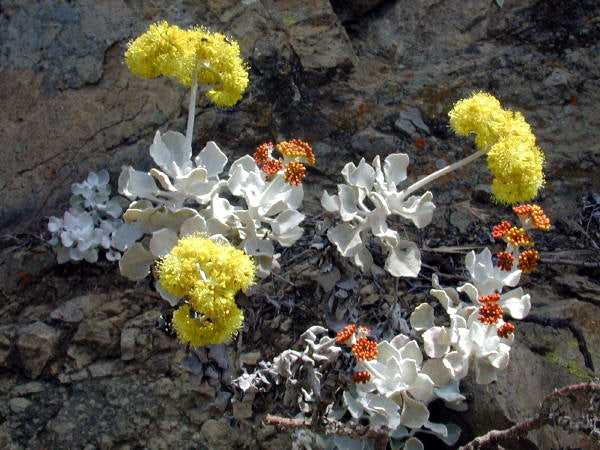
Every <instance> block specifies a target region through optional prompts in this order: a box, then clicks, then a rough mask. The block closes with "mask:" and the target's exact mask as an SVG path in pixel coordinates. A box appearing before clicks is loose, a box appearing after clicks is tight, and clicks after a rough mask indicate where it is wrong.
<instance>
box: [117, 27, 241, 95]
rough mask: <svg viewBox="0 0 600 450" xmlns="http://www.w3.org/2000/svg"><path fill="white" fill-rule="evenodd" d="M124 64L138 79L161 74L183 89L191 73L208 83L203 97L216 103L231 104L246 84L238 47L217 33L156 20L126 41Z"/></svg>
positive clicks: (190, 82)
mask: <svg viewBox="0 0 600 450" xmlns="http://www.w3.org/2000/svg"><path fill="white" fill-rule="evenodd" d="M125 63H126V64H127V67H128V68H129V70H130V72H131V73H133V74H135V75H138V76H139V77H142V78H154V77H157V76H159V75H165V76H168V77H172V78H175V79H176V80H177V81H178V82H179V83H181V84H182V85H184V86H185V87H187V88H190V87H191V86H192V81H193V79H194V76H197V77H198V78H197V79H198V82H199V83H200V84H206V85H210V86H211V89H210V90H209V91H207V92H206V96H207V97H208V98H209V99H210V100H211V101H212V102H213V103H215V104H216V105H218V106H232V105H235V104H236V103H237V102H238V100H239V99H240V98H242V94H243V92H244V91H245V90H246V87H247V86H248V69H247V67H246V65H245V64H244V61H243V60H242V58H241V57H240V47H239V45H238V44H237V42H235V41H234V40H231V39H229V38H227V37H226V36H224V35H223V34H221V33H213V32H210V31H208V30H207V29H206V28H203V27H194V28H192V29H190V30H182V29H181V28H179V27H177V26H174V25H169V24H168V23H167V22H164V21H163V22H159V23H156V24H153V25H150V27H149V28H148V30H147V31H146V32H145V33H143V34H142V35H141V36H139V37H138V38H137V39H134V40H132V41H130V42H129V43H128V44H127V51H126V52H125Z"/></svg>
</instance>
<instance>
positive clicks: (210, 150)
mask: <svg viewBox="0 0 600 450" xmlns="http://www.w3.org/2000/svg"><path fill="white" fill-rule="evenodd" d="M194 162H195V163H196V166H198V167H203V168H205V169H206V171H207V173H208V177H209V178H215V177H217V176H218V175H219V174H220V173H221V172H222V170H223V168H224V167H225V164H227V156H225V154H224V153H223V152H222V151H221V149H219V147H218V146H217V144H216V143H215V142H213V141H209V142H207V143H206V146H205V147H204V148H203V149H202V150H201V151H200V153H199V154H198V156H196V158H194Z"/></svg>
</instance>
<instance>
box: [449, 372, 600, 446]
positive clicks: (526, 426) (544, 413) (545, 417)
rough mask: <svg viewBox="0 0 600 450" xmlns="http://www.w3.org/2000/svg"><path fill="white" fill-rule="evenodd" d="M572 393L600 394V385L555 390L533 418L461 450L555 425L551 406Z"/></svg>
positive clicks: (482, 438)
mask: <svg viewBox="0 0 600 450" xmlns="http://www.w3.org/2000/svg"><path fill="white" fill-rule="evenodd" d="M572 393H597V394H600V384H598V383H581V384H575V385H571V386H566V387H564V388H561V389H558V390H555V391H554V392H551V393H550V394H548V395H546V397H544V400H543V401H542V405H541V406H540V412H539V413H538V414H537V415H536V416H535V417H532V418H529V419H525V420H523V421H522V422H519V423H518V424H516V425H514V426H512V427H510V428H507V429H506V430H502V431H498V430H492V431H490V432H489V433H486V434H484V435H483V436H479V437H477V438H475V439H473V440H472V441H471V442H469V443H468V444H466V445H463V446H462V447H460V449H459V450H475V449H479V448H482V447H486V446H489V445H492V444H495V443H497V442H500V441H506V440H509V439H514V438H517V437H518V436H521V435H523V434H525V433H527V432H528V431H532V430H535V429H538V428H540V427H543V426H544V425H549V424H552V423H553V413H552V412H551V410H550V409H551V406H552V404H553V402H554V401H555V400H556V399H558V398H560V397H567V398H568V396H569V394H572Z"/></svg>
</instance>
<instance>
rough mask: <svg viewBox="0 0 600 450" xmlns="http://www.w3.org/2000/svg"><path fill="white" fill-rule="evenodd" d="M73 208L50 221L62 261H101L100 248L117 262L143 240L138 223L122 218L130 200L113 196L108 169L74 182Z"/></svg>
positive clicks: (51, 218) (51, 239)
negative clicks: (111, 194) (122, 254)
mask: <svg viewBox="0 0 600 450" xmlns="http://www.w3.org/2000/svg"><path fill="white" fill-rule="evenodd" d="M71 192H73V195H72V196H71V199H70V201H69V203H70V204H71V207H70V208H69V210H68V211H66V212H65V213H64V215H63V217H62V218H60V217H55V216H52V217H50V220H49V221H48V231H50V233H52V236H51V238H50V240H49V243H50V245H52V247H53V248H54V252H55V253H56V257H57V260H58V263H59V264H62V263H65V262H67V261H69V260H73V261H81V260H83V259H85V260H86V261H88V262H92V263H93V262H96V261H98V250H99V249H100V248H102V249H104V251H105V256H106V259H107V260H109V261H117V260H119V259H120V258H121V252H123V251H126V250H127V249H128V248H129V247H131V246H132V245H134V243H135V241H137V240H138V239H140V238H141V237H142V235H143V233H142V232H141V230H140V226H139V224H138V223H136V222H133V223H131V224H126V223H124V222H123V220H122V219H121V218H120V217H121V214H122V213H123V207H124V206H126V205H127V203H128V202H127V200H126V199H125V198H123V197H119V196H115V197H111V196H110V193H111V189H110V185H109V176H108V172H107V171H106V170H101V171H100V172H98V173H96V172H90V173H89V174H88V176H87V178H86V179H85V180H84V181H82V182H81V183H73V184H72V185H71Z"/></svg>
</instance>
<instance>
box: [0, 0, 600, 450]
mask: <svg viewBox="0 0 600 450" xmlns="http://www.w3.org/2000/svg"><path fill="white" fill-rule="evenodd" d="M192 3H193V4H192ZM599 17H600V6H598V5H597V2H596V1H594V0H580V1H574V0H570V1H558V0H552V1H549V0H537V1H534V0H524V1H520V2H512V1H505V2H504V6H503V7H502V8H499V7H498V6H497V5H496V3H495V2H493V1H485V2H484V1H479V0H465V1H463V2H440V1H437V0H426V1H421V2H410V1H405V0H398V1H364V0H362V1H352V2H350V1H348V2H340V1H332V2H329V1H326V0H305V1H302V2H300V1H295V0H290V1H285V2H277V1H269V0H243V1H237V0H219V1H211V2H186V1H183V0H175V1H173V2H168V3H165V2H157V1H148V2H146V1H145V2H142V1H136V0H134V1H120V0H97V1H91V0H83V1H77V2H63V1H48V2H44V4H43V5H42V6H40V4H39V2H34V1H32V0H24V1H21V0H19V1H16V0H12V1H11V0H6V1H3V2H2V4H1V5H0V42H2V44H1V47H0V99H1V100H2V104H3V108H2V109H1V110H0V123H2V127H0V137H1V138H2V139H1V140H2V142H3V144H4V145H3V146H2V148H0V230H1V232H2V239H1V241H0V249H1V253H0V266H1V268H2V270H0V289H1V290H0V296H1V297H2V303H1V309H0V312H1V314H0V368H1V369H2V372H0V398H1V399H2V400H3V401H2V402H1V406H0V418H1V419H2V424H1V425H0V446H2V447H3V448H14V449H18V448H42V447H45V448H123V449H124V448H132V447H147V448H198V447H202V448H243V447H246V448H278V449H279V448H289V447H290V446H291V440H290V437H289V434H286V433H280V432H277V431H276V430H275V429H274V428H272V427H263V426H261V424H260V421H261V418H262V417H263V415H264V413H265V412H275V413H283V414H285V413H286V412H285V411H283V410H281V407H280V406H278V404H279V402H280V401H281V399H280V398H276V397H269V396H268V395H266V394H265V395H264V396H260V395H259V396H256V398H241V397H240V396H239V393H236V392H235V391H234V390H233V389H232V387H231V384H230V380H231V378H232V377H235V376H237V375H238V374H239V373H240V372H241V369H242V368H243V367H245V368H252V367H254V366H255V365H256V364H257V363H258V362H259V361H260V360H262V359H270V358H272V357H273V356H275V355H277V354H278V353H279V352H281V351H282V350H284V349H286V348H289V347H290V346H293V344H294V343H295V342H296V340H297V338H298V336H299V335H300V334H301V333H302V332H303V331H304V330H305V329H306V328H307V327H308V326H310V325H313V324H323V325H326V326H333V325H339V323H338V322H336V320H338V321H340V320H342V319H348V317H350V316H351V314H355V315H354V318H355V319H361V320H363V321H365V322H366V324H368V325H371V326H374V327H379V329H380V330H384V328H385V327H386V326H387V327H390V326H392V324H395V326H397V327H399V326H400V325H399V323H400V322H393V321H392V318H393V317H395V314H398V315H399V316H401V314H402V313H404V314H405V316H404V317H406V314H407V313H408V312H410V310H411V307H414V305H415V304H417V303H418V302H420V301H422V300H424V299H425V298H427V295H426V293H427V290H428V283H429V277H430V274H431V270H430V269H424V273H423V276H422V277H421V278H419V279H416V280H401V281H400V282H399V284H398V290H397V291H395V290H394V281H393V280H391V279H390V278H389V277H387V276H383V275H382V276H379V277H378V278H377V283H373V280H372V278H371V277H370V276H367V275H361V274H360V273H359V272H357V271H356V270H355V269H354V268H352V267H350V266H349V265H348V263H347V262H345V261H343V259H341V258H339V257H338V256H337V255H336V253H335V251H334V250H333V249H332V248H331V246H328V245H325V247H324V248H323V250H319V251H317V250H316V249H315V248H313V249H312V250H309V253H308V254H307V255H305V256H303V257H301V258H300V259H299V260H297V261H296V263H294V264H292V265H290V267H286V266H284V267H283V269H282V272H281V273H280V274H279V276H280V277H282V279H279V278H278V277H274V278H273V280H271V281H269V282H266V283H263V284H262V285H261V286H259V288H258V289H257V293H255V295H253V296H251V297H250V298H249V299H248V300H247V301H246V303H247V304H245V305H244V307H245V315H246V318H247V320H246V324H245V328H244V331H243V332H242V333H240V336H239V338H238V340H237V341H236V342H235V343H233V344H230V345H228V346H219V347H213V348H210V349H201V350H200V351H198V352H194V353H191V354H190V353H188V352H186V350H185V349H184V348H180V347H179V346H178V345H177V344H176V342H175V341H174V340H173V338H172V337H170V336H169V335H168V334H166V333H164V332H163V331H161V330H159V329H157V328H156V320H157V318H158V316H159V315H160V313H161V312H162V311H164V310H165V309H167V308H166V306H167V305H166V304H165V303H164V302H163V301H161V300H160V298H159V297H158V296H157V295H156V293H154V292H153V291H152V288H151V284H150V282H149V281H148V282H143V283H137V284H134V283H130V282H128V281H126V280H124V279H123V278H121V277H120V276H119V275H118V270H117V269H116V267H115V266H114V265H108V263H104V265H102V264H101V265H89V264H85V263H82V264H72V263H69V264H66V265H62V266H58V265H57V264H56V263H55V261H54V257H53V255H52V254H51V253H50V252H49V247H48V246H47V245H46V244H44V243H43V241H41V240H40V239H39V236H41V233H42V231H43V230H44V227H45V218H47V217H48V216H49V215H51V214H62V210H63V209H64V207H65V205H66V203H67V200H68V197H69V195H70V191H69V188H70V185H71V183H73V182H76V181H80V180H81V179H83V178H85V176H86V175H87V173H88V172H89V171H90V170H99V169H101V168H107V169H108V170H109V171H110V172H111V175H112V176H113V179H116V177H117V176H118V173H119V170H120V167H121V165H123V164H131V165H133V166H134V167H136V168H140V169H142V168H148V167H149V164H150V160H149V156H148V153H147V148H148V145H149V143H150V142H151V139H152V137H153V135H154V132H155V130H156V129H157V128H160V129H161V130H166V129H176V130H180V131H181V130H183V129H184V127H185V117H186V113H187V111H186V102H187V96H186V92H185V91H184V90H183V88H181V87H179V86H177V85H176V84H175V83H173V82H172V81H170V80H166V79H154V80H140V79H137V78H136V77H134V76H132V75H131V74H129V73H128V72H127V70H126V69H125V67H124V65H123V63H122V55H123V51H124V49H125V45H126V42H127V41H128V40H129V39H131V38H132V37H134V36H136V35H137V34H139V33H140V32H141V31H143V30H144V29H145V28H146V27H147V26H148V24H150V23H152V22H154V21H157V20H161V19H166V20H169V21H170V22H173V23H177V24H178V25H180V26H184V27H185V26H188V25H192V24H196V23H201V24H204V25H207V26H210V27H212V28H214V29H216V30H219V31H224V32H226V33H229V34H231V35H232V36H233V37H234V38H236V39H237V40H238V41H239V43H240V47H241V48H242V53H243V55H244V57H245V58H246V60H247V61H248V63H249V65H250V68H251V75H250V77H251V84H250V88H249V89H248V91H247V93H246V94H245V96H244V98H243V100H242V101H241V102H240V103H239V104H238V105H236V106H235V107H233V108H226V109H216V108H213V107H211V106H209V105H208V104H207V103H205V102H203V101H201V102H200V107H199V108H198V110H197V117H196V130H195V136H194V146H195V148H198V149H199V148H202V146H203V145H204V143H205V142H206V141H207V140H215V141H216V142H218V144H219V145H220V146H221V148H222V149H223V150H224V151H225V152H227V153H228V156H229V157H230V160H231V159H233V158H235V157H238V156H241V155H244V154H247V153H249V152H252V151H254V148H255V146H256V145H258V144H260V143H262V142H264V141H268V140H271V141H278V140H283V139H289V138H293V137H297V138H301V139H304V140H307V141H309V142H311V143H312V144H313V147H314V149H315V154H316V157H317V161H318V164H317V166H316V167H315V168H311V169H309V172H308V175H309V177H308V178H307V180H306V183H305V192H306V193H307V195H306V200H305V210H307V211H308V212H309V213H311V214H312V215H316V214H318V213H319V210H320V208H319V205H318V198H319V197H320V195H321V192H322V191H323V189H329V191H330V192H331V191H332V190H333V188H334V187H335V184H336V183H337V182H339V181H340V179H341V178H340V175H339V171H340V169H341V168H342V167H343V165H344V164H345V163H346V162H348V161H354V162H355V163H356V162H358V160H359V159H360V158H361V157H365V158H367V159H368V160H370V159H372V158H373V156H375V155H377V154H381V155H386V154H389V153H392V152H395V151H402V152H405V153H408V154H409V156H410V157H411V165H410V167H409V170H410V172H409V176H410V177H411V179H415V178H416V177H418V176H421V174H423V173H428V172H431V171H433V170H434V169H436V168H437V167H440V166H442V165H445V164H447V163H449V162H452V161H454V160H456V159H458V158H460V157H462V156H465V155H466V154H468V153H469V152H471V151H472V144H471V143H470V142H467V141H466V140H465V139H462V138H458V137H456V136H453V135H452V133H451V132H450V131H449V129H448V123H447V118H446V112H447V111H448V110H449V109H450V108H451V106H452V104H453V102H454V101H456V100H458V99H459V98H461V97H464V96H466V95H468V94H469V93H471V92H473V91H475V90H480V89H481V90H486V91H490V92H492V93H494V94H495V95H496V96H497V97H498V98H500V99H501V101H502V103H503V106H505V107H508V108H513V109H518V110H520V111H522V112H523V114H524V115H525V117H526V118H527V120H528V121H529V122H530V123H531V124H532V127H533V130H534V132H535V134H536V136H537V137H538V140H539V143H540V146H541V147H542V148H543V150H544V151H545V154H546V160H547V167H546V175H547V184H546V187H545V189H544V190H543V192H542V194H541V196H540V199H539V202H540V203H541V205H542V206H543V207H544V209H545V210H546V212H547V214H548V215H549V216H550V217H552V219H553V222H554V224H555V226H554V227H553V229H552V230H551V231H550V232H548V233H546V235H545V236H544V237H543V238H542V239H541V240H540V241H539V242H538V249H539V250H540V251H541V253H542V257H543V258H544V259H545V260H556V259H563V260H565V259H566V260H570V261H571V262H575V263H577V262H582V261H587V262H593V261H597V260H598V256H599V255H598V245H599V244H600V223H599V222H600V220H598V218H597V216H594V215H593V214H592V213H593V212H595V210H594V211H592V210H591V209H590V208H589V207H588V208H584V207H583V206H584V205H583V203H582V199H583V197H584V196H589V195H590V193H591V192H600V184H599V183H600V182H599V180H598V177H597V168H598V163H599V162H600V122H599V119H598V118H599V117H600V113H599V112H598V107H599V106H598V105H600V89H599V88H600V69H599V67H600V48H599V47H598V46H597V42H598V40H599V39H600V21H599ZM319 161H325V162H326V163H322V164H319ZM489 181H490V175H489V173H488V172H487V170H486V169H485V168H484V164H483V163H479V165H474V166H472V167H471V169H468V170H463V171H460V172H458V173H456V174H455V175H451V176H448V177H445V178H444V179H442V180H441V182H440V183H438V184H437V185H435V186H434V188H433V193H434V201H435V203H436V205H437V206H438V209H437V210H436V213H435V214H436V216H435V219H434V222H433V223H432V224H431V225H430V226H429V227H427V228H425V229H424V230H421V231H419V232H417V231H416V230H415V229H414V228H412V227H404V228H405V230H406V232H407V233H408V234H409V235H410V236H411V237H412V238H414V239H417V240H418V242H420V245H421V246H422V247H428V248H435V247H438V246H442V245H457V244H461V245H462V244H464V245H490V244H491V240H490V239H489V234H488V233H489V229H490V228H491V226H492V225H493V224H494V223H496V222H497V221H498V220H503V219H506V218H507V215H508V210H507V209H506V208H503V207H500V206H498V205H495V204H493V203H492V202H491V201H490V199H489V195H488V191H487V187H486V185H487V184H488V183H489ZM326 226H327V221H326V220H324V219H318V220H317V221H313V222H311V223H309V226H308V227H307V235H308V236H310V239H312V236H313V234H317V235H318V234H319V232H321V231H322V230H323V229H325V228H326ZM319 230H320V231H319ZM310 239H309V238H308V237H307V238H306V239H305V240H303V241H301V242H300V243H299V244H298V245H297V246H295V247H293V248H291V249H289V250H286V253H284V258H282V261H285V257H293V256H294V255H297V254H300V252H302V251H304V250H305V249H308V248H309V245H310V243H311V242H312V241H311V240H310ZM426 263H427V264H428V265H429V266H430V267H435V268H436V269H437V270H438V271H440V272H442V273H446V274H449V273H455V272H457V270H459V269H458V268H459V267H460V266H461V265H462V256H456V257H452V256H448V255H447V254H444V253H436V252H431V253H429V254H427V256H426ZM285 280H287V281H285ZM349 280H351V282H350V281H349ZM442 280H443V278H442ZM597 280H598V269H597V268H593V267H585V266H583V265H581V264H580V265H577V264H569V265H557V264H548V265H545V266H544V267H543V268H542V270H540V271H538V272H535V273H534V274H532V275H531V277H529V278H528V279H527V280H525V284H524V288H525V289H526V290H528V291H530V292H531V294H532V299H533V305H534V310H533V312H534V313H536V314H538V315H540V316H544V317H552V318H568V319H570V320H571V321H572V323H574V324H575V325H577V326H578V327H579V328H580V329H581V330H582V333H583V335H584V337H585V339H586V341H587V343H588V346H589V349H590V353H591V357H592V360H593V362H594V365H595V367H596V368H598V367H600V354H599V353H598V348H599V346H600V333H599V331H598V330H599V328H598V324H600V300H599V298H600V294H599V293H600V286H599V285H598V284H597V282H596V281H597ZM447 283H448V284H450V283H451V281H447ZM395 292H397V293H398V295H396V294H395ZM399 306H401V307H399ZM334 319H335V320H334ZM517 340H518V341H519V342H521V343H522V345H517V346H516V347H515V349H514V350H513V354H512V359H511V366H510V370H509V371H508V372H507V373H506V374H505V375H503V377H502V378H501V380H500V381H499V382H498V383H496V384H493V385H491V386H488V387H485V388H482V387H480V386H471V385H469V386H468V389H470V390H471V392H472V395H471V407H472V408H471V412H470V413H468V414H467V415H465V416H464V417H463V418H462V419H460V420H463V421H464V429H465V436H469V435H476V434H479V433H482V432H485V431H487V430H489V429H490V428H491V427H504V426H509V425H510V424H512V423H514V422H515V421H517V420H521V419H523V418H525V417H528V416H530V415H531V414H533V413H534V412H535V406H536V405H537V404H538V403H539V402H540V400H541V398H542V396H543V395H544V394H545V393H548V392H550V391H551V390H552V389H554V388H556V387H560V386H564V385H566V384H569V383H572V382H575V381H581V380H586V379H589V377H590V376H592V375H593V374H590V373H589V371H586V368H585V364H584V359H583V356H582V354H581V352H579V350H578V347H577V343H576V341H575V340H574V338H573V335H572V334H571V333H570V332H569V331H568V330H565V329H554V328H552V327H548V326H542V325H539V324H534V323H523V324H520V325H519V326H518V335H517ZM596 376H597V374H596ZM482 417H486V418H487V417H489V418H490V420H489V421H487V420H483V419H482ZM573 439H580V440H579V441H574V440H573ZM573 439H571V438H570V437H568V436H567V433H565V432H564V431H562V430H560V429H558V428H556V429H554V428H553V429H552V430H551V431H549V430H543V432H539V433H531V434H530V435H529V436H528V441H527V442H528V443H527V444H524V443H523V442H520V443H519V444H518V445H519V446H520V447H519V446H517V447H515V448H526V447H525V445H531V446H537V447H538V448H550V447H559V446H563V447H564V446H568V445H572V446H580V447H583V448H594V446H593V443H589V442H585V441H582V440H581V438H580V437H577V438H573Z"/></svg>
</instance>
